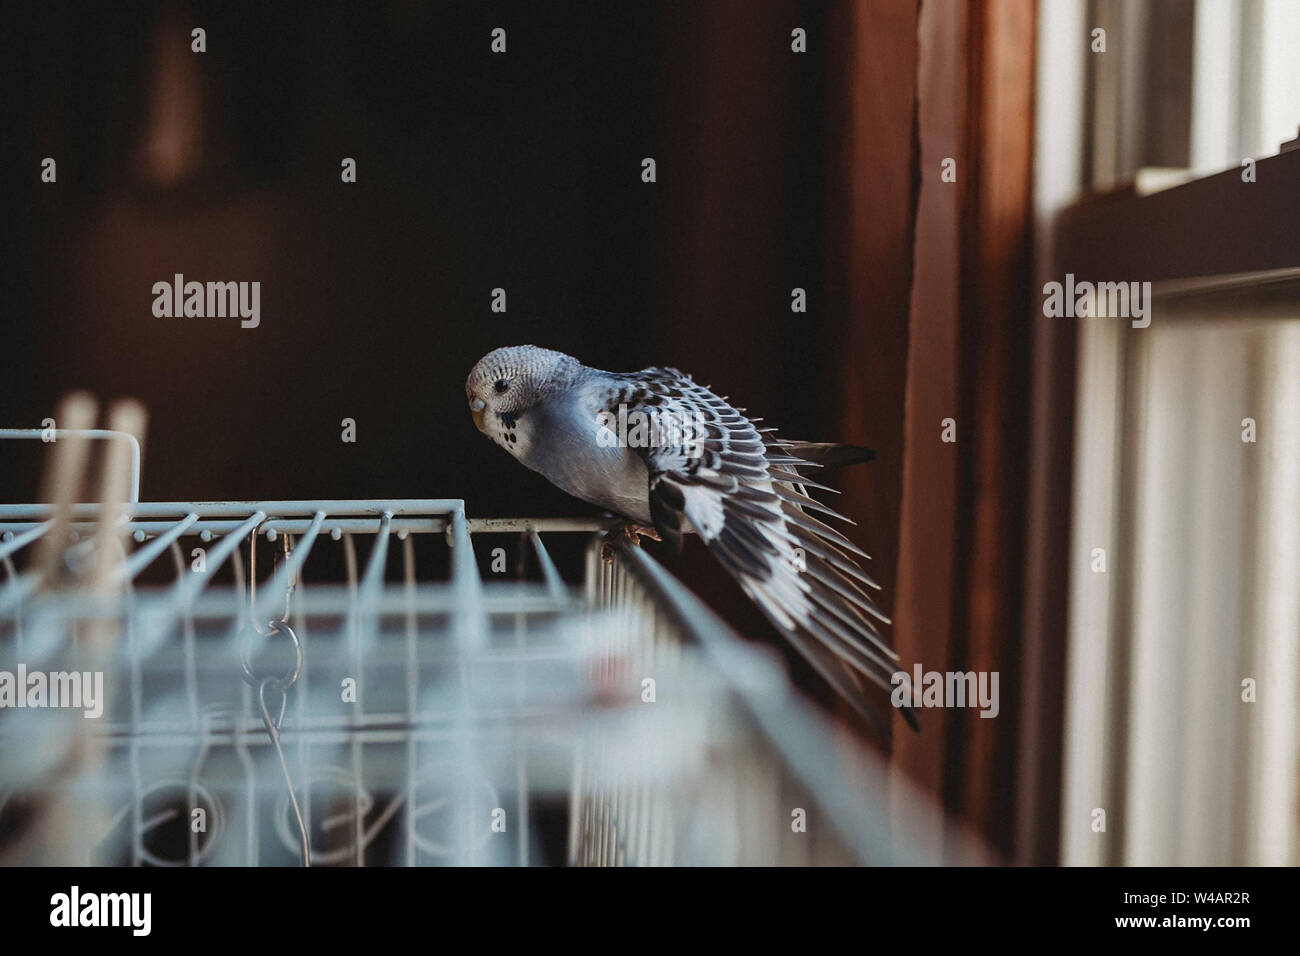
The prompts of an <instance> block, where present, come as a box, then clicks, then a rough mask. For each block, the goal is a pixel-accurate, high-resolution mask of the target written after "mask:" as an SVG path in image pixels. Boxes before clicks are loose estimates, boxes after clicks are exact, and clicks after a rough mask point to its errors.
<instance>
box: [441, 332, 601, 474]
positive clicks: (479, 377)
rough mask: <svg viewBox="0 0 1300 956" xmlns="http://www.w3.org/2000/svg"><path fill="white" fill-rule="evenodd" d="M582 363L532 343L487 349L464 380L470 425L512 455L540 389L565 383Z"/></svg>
mask: <svg viewBox="0 0 1300 956" xmlns="http://www.w3.org/2000/svg"><path fill="white" fill-rule="evenodd" d="M581 370H582V364H581V363H580V362H579V361H578V360H577V359H575V358H573V357H572V356H569V355H565V354H564V353H563V352H555V351H552V350H551V349H543V348H538V347H537V346H536V345H511V346H507V347H505V348H499V349H495V350H494V351H491V352H489V353H488V354H487V355H485V356H483V358H481V359H479V361H478V363H477V364H476V365H475V366H474V368H472V369H471V370H470V373H469V378H468V379H466V380H465V397H466V399H467V400H468V401H469V410H470V415H472V416H473V418H474V425H475V426H476V427H477V428H478V430H479V431H481V432H482V433H483V434H484V435H487V436H488V437H489V438H491V439H492V440H493V441H494V442H496V443H497V444H498V445H500V446H501V447H502V448H504V449H506V450H507V451H509V452H510V453H511V454H513V455H519V454H520V453H521V451H522V450H523V446H524V445H526V443H527V439H526V436H527V426H526V425H525V424H524V419H525V418H526V416H527V414H528V411H529V410H530V409H532V408H533V407H534V406H535V405H536V404H537V403H538V402H539V401H542V400H543V399H544V398H545V397H546V395H547V394H548V393H550V392H553V391H555V390H557V389H562V388H564V387H566V386H567V385H568V384H569V383H571V382H572V381H573V379H574V378H575V377H576V376H577V374H578V373H579V372H580V371H581Z"/></svg>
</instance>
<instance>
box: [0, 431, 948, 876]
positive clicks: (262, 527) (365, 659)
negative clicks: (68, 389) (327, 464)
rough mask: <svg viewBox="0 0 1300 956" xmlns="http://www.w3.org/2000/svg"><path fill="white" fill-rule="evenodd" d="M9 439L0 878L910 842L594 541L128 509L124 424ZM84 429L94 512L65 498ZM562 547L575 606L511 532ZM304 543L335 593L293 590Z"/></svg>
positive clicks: (881, 791) (300, 517)
mask: <svg viewBox="0 0 1300 956" xmlns="http://www.w3.org/2000/svg"><path fill="white" fill-rule="evenodd" d="M36 437H44V438H45V440H46V441H47V442H49V443H50V448H51V450H52V455H53V458H54V461H53V462H52V467H51V470H50V473H51V475H52V476H53V477H52V478H51V479H50V481H49V482H48V483H47V495H46V497H47V501H48V503H44V504H17V505H3V506H0V565H2V566H3V576H4V580H3V582H0V681H3V680H4V679H5V675H6V674H8V675H9V680H10V687H11V688H12V689H13V690H14V692H15V695H16V696H14V697H12V698H11V699H9V700H7V701H6V699H5V697H4V695H3V687H0V703H3V704H6V706H4V707H2V708H0V863H6V864H16V863H36V864H60V863H61V864H134V865H151V866H210V865H238V866H254V865H284V864H293V863H301V864H309V865H315V866H320V865H355V866H374V865H410V866H421V865H444V864H446V865H530V864H533V865H537V864H544V865H545V864H570V865H673V864H679V865H680V864H687V865H690V864H708V865H718V864H721V865H730V864H806V863H872V864H881V863H899V862H919V861H920V860H922V859H923V858H924V857H925V856H926V854H927V852H928V850H926V846H927V844H926V843H925V841H918V840H917V839H916V834H917V833H919V832H921V831H922V830H925V829H927V828H928V829H930V830H932V829H933V824H934V817H933V815H932V814H931V813H930V812H929V811H925V814H924V816H925V819H924V820H923V825H920V826H913V827H910V828H909V833H908V834H907V835H908V839H907V840H904V839H901V838H900V834H899V833H898V832H896V830H897V820H896V819H895V823H894V826H893V827H892V828H891V823H890V816H891V815H890V813H889V812H888V808H889V805H890V800H891V795H890V786H891V781H890V780H889V779H888V777H887V775H886V773H885V771H884V769H883V767H882V765H881V764H880V763H879V761H878V760H877V759H876V758H875V757H874V756H873V755H871V754H869V753H868V752H866V751H865V750H864V749H863V748H861V747H860V746H858V745H857V744H855V743H854V742H853V741H852V740H851V739H850V738H849V737H848V736H847V735H846V734H845V733H844V732H843V731H841V730H838V729H836V728H835V727H834V726H832V725H831V724H830V723H829V722H827V721H826V720H825V719H824V718H823V717H822V716H821V714H820V712H818V711H816V710H815V709H814V708H812V707H811V706H810V705H808V704H807V703H806V702H805V701H804V700H803V699H802V698H800V697H799V696H798V695H797V694H796V693H795V692H794V691H793V689H792V687H791V685H790V683H789V681H788V678H787V677H786V675H785V672H784V669H783V668H782V667H781V666H780V665H779V664H778V663H777V660H776V658H775V657H774V656H773V655H771V653H770V652H768V651H764V650H762V649H761V648H759V647H757V646H756V645H753V644H751V643H749V642H746V641H744V640H742V639H741V638H739V637H738V636H737V635H736V634H735V633H734V632H733V631H732V630H731V629H730V628H729V627H728V626H727V625H726V624H724V623H723V622H722V621H721V620H720V619H719V618H717V616H716V615H714V614H713V612H712V611H710V610H709V609H708V608H707V607H706V606H704V605H703V604H702V603H701V602H700V601H699V600H698V599H696V598H695V597H694V595H692V594H691V593H690V591H689V590H688V589H687V588H685V587H684V586H683V585H682V584H681V583H680V582H679V581H678V580H677V579H676V578H674V577H673V576H672V575H670V574H669V573H668V572H667V571H665V570H664V569H663V568H662V567H661V566H660V565H659V564H658V563H657V562H655V561H654V560H653V558H651V557H650V556H649V555H648V554H646V553H645V552H644V551H643V550H642V549H640V548H639V547H636V546H635V545H634V544H631V543H629V542H628V541H626V540H625V539H623V538H621V537H619V536H610V535H607V534H606V533H605V532H606V529H607V527H608V522H603V521H586V520H556V519H507V520H486V519H474V518H471V517H469V516H467V515H466V513H465V505H464V502H463V501H462V500H460V499H455V498H439V499H396V500H383V501H371V500H362V501H358V500H340V501H251V502H141V501H140V500H139V460H140V454H139V443H138V442H137V441H136V439H135V438H134V437H133V436H132V435H131V434H130V433H129V430H128V431H125V432H124V431H122V430H120V429H116V430H115V429H102V430H101V429H90V428H69V429H59V430H57V431H47V432H46V433H41V432H39V431H35V430H8V431H0V438H36ZM92 439H103V440H105V441H106V444H107V446H108V449H109V450H108V451H106V453H105V455H104V456H103V461H102V466H103V472H104V473H103V474H102V475H101V477H100V481H99V488H100V492H101V495H100V500H99V501H97V502H93V503H74V502H76V501H78V500H79V499H77V498H76V497H75V494H76V492H75V489H77V488H80V487H83V486H84V485H85V480H84V479H85V475H84V474H83V473H82V471H81V470H79V469H84V468H85V463H86V461H87V460H88V459H87V455H86V453H85V447H84V446H85V445H86V443H87V442H88V441H89V440H92ZM564 535H583V536H585V537H586V538H587V543H586V547H585V562H584V563H583V566H582V568H581V569H580V572H581V580H582V583H581V586H579V587H576V588H574V587H570V586H569V585H567V584H566V583H565V581H564V580H563V578H562V577H561V574H560V571H559V569H558V568H557V566H556V562H555V560H554V559H553V558H552V556H551V554H550V552H549V551H548V550H547V547H546V545H545V544H544V542H543V536H545V537H547V538H553V537H555V536H564ZM417 540H418V541H419V542H420V543H421V544H422V545H424V546H427V547H424V548H422V549H417V548H416V546H415V545H416V543H417ZM512 541H513V542H518V543H519V544H520V545H521V548H526V549H527V553H528V557H529V559H530V561H531V563H532V564H533V566H534V567H535V569H536V571H537V577H539V578H540V580H535V581H529V580H509V579H507V580H495V579H494V578H495V577H496V576H495V575H490V574H489V575H488V576H487V579H486V580H485V578H484V576H482V575H481V573H480V569H479V563H478V561H477V560H476V558H475V550H474V549H475V546H476V544H478V545H479V547H480V548H482V547H483V546H484V543H487V544H491V545H492V546H493V547H496V546H500V545H509V544H510V543H511V542H512ZM330 551H332V552H333V554H332V560H326V561H325V562H323V563H324V565H326V566H341V567H342V568H343V572H342V574H340V575H338V576H337V577H334V578H329V577H325V578H323V579H316V578H313V577H311V576H310V575H308V574H306V573H304V572H305V570H306V569H307V565H308V558H309V557H312V556H316V557H318V558H319V557H320V556H321V555H322V553H323V552H330ZM426 552H427V554H426ZM522 553H523V552H522V550H521V555H522ZM340 556H341V560H340ZM363 556H364V559H363ZM326 557H327V558H329V557H330V556H329V555H327V556H326ZM318 563H321V562H317V561H313V567H314V566H316V564H318ZM390 565H392V567H390ZM426 565H427V566H426ZM575 570H577V569H575ZM574 576H575V577H576V576H577V575H576V574H575V575H574ZM33 674H39V675H42V677H43V678H44V680H45V684H46V692H45V695H44V701H43V702H42V701H41V700H39V699H38V698H37V697H35V696H33V692H32V689H31V687H32V681H33V680H37V678H34V677H33V676H32V675H33ZM96 675H99V676H96ZM99 680H102V688H100V689H99V691H98V693H96V682H97V681H99ZM78 685H79V686H78ZM78 692H79V696H78ZM24 693H25V696H23V695H24ZM19 697H22V699H21V700H19V699H18V698H19ZM96 697H97V698H98V700H95V699H93V698H96ZM54 703H57V704H59V705H60V706H51V704H54ZM70 704H72V705H75V706H70ZM97 707H98V708H101V709H102V713H100V714H99V715H97V716H94V715H89V714H90V712H92V711H93V710H94V709H95V708H97ZM892 784H893V786H894V787H895V792H894V794H893V800H894V802H895V805H897V803H898V791H897V789H896V788H897V787H898V786H899V784H898V782H897V781H892ZM904 802H905V803H907V804H908V805H909V806H911V807H912V808H913V812H920V811H918V810H917V809H916V808H919V807H922V806H923V805H924V802H923V801H920V800H917V799H908V800H905V801H904ZM894 816H895V817H897V814H894Z"/></svg>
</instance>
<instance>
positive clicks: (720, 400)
mask: <svg viewBox="0 0 1300 956" xmlns="http://www.w3.org/2000/svg"><path fill="white" fill-rule="evenodd" d="M611 398H612V400H613V401H612V402H611V411H615V410H616V408H617V406H618V405H621V406H622V407H623V408H624V409H625V411H626V413H627V415H628V416H629V417H632V412H633V411H637V412H640V413H642V416H643V420H644V419H646V418H648V419H650V420H651V421H656V420H657V421H658V422H660V423H661V424H662V423H664V422H666V423H667V425H666V426H665V427H661V428H659V430H658V433H657V436H656V437H658V438H659V439H660V440H659V441H658V442H653V443H644V444H637V443H635V442H629V443H630V444H634V445H636V447H637V449H638V451H639V452H640V453H641V454H642V456H643V458H644V459H645V463H646V467H647V470H648V471H649V479H650V513H651V516H652V517H653V520H654V523H655V528H656V530H657V531H658V532H659V533H660V535H662V536H663V537H664V539H665V540H669V541H672V542H674V544H675V545H678V546H679V545H680V541H681V535H682V532H683V531H684V530H686V522H689V523H690V525H691V526H692V527H693V528H694V529H695V531H696V532H697V533H698V534H699V535H700V537H701V538H703V539H704V541H705V543H706V544H708V546H709V548H710V549H711V550H712V551H713V553H714V554H715V555H717V557H718V558H719V559H720V560H721V561H722V563H723V564H724V565H725V566H726V568H727V570H728V571H730V572H731V573H732V574H733V575H734V576H735V577H736V579H737V580H738V581H739V582H740V586H741V587H742V588H743V589H744V591H745V593H746V594H748V595H749V596H750V598H751V599H753V600H754V602H755V603H757V604H758V606H759V607H760V608H761V609H762V611H763V613H764V614H765V615H766V616H767V618H768V619H769V620H770V621H771V622H772V623H773V624H774V625H775V626H776V627H777V628H779V629H780V630H781V631H782V632H783V633H784V635H785V636H786V637H787V639H788V640H789V641H790V643H791V645H792V646H793V647H794V648H795V650H797V651H798V652H799V653H800V654H801V655H802V656H803V657H804V658H806V659H807V660H808V662H809V663H810V664H811V665H812V666H813V667H814V668H815V669H816V670H817V671H818V673H820V674H821V676H822V677H823V678H824V679H825V680H826V681H827V682H828V683H829V684H830V685H831V686H832V687H834V688H835V689H836V690H837V691H838V692H839V693H840V694H841V696H843V697H844V698H845V699H846V700H848V701H849V702H850V703H851V704H852V705H853V706H854V707H855V708H856V709H857V710H859V711H860V712H863V713H864V714H866V716H868V717H869V718H871V719H873V720H874V719H875V715H874V714H873V713H872V712H871V711H870V710H869V709H868V708H866V706H865V703H864V701H863V693H862V684H861V679H866V680H868V681H871V682H872V683H875V684H878V685H879V686H880V687H882V688H884V689H885V690H886V691H890V690H892V689H893V684H892V683H891V680H890V678H891V676H892V675H893V674H894V673H895V672H897V671H898V670H899V668H898V664H897V661H898V656H897V655H896V654H895V653H894V652H893V651H892V650H891V649H890V648H889V646H888V645H887V644H886V643H885V642H884V641H883V640H882V639H881V636H880V632H879V630H878V629H877V626H876V625H877V622H883V623H889V621H888V618H886V617H885V615H884V614H883V613H882V612H881V610H880V608H879V607H877V605H876V602H875V601H874V600H873V599H872V597H871V595H870V593H869V589H876V590H878V589H879V585H878V584H876V582H875V581H873V580H872V579H871V577H870V576H869V575H867V573H866V572H865V571H863V570H862V568H861V567H860V566H859V565H858V563H857V561H856V560H855V559H854V557H853V555H858V556H861V557H863V558H865V557H867V555H866V554H865V553H864V552H862V551H861V550H860V549H859V548H858V547H857V546H856V545H854V544H853V542H851V541H850V540H849V539H848V538H846V537H845V536H844V535H842V534H841V533H840V532H838V531H836V530H835V529H834V528H832V527H830V526H829V525H827V524H825V523H824V522H822V521H820V520H818V519H817V518H816V517H814V516H813V514H812V513H813V512H817V513H820V514H822V515H826V516H829V517H832V518H837V519H840V520H847V519H845V518H843V517H842V516H841V515H839V514H836V512H835V511H834V510H833V509H831V508H829V507H827V506H826V505H824V504H822V503H821V502H819V501H817V500H816V499H814V498H813V497H812V496H811V495H810V494H809V489H810V488H825V486H823V485H819V484H816V483H815V482H812V481H809V480H808V479H807V478H806V477H805V476H804V474H803V472H804V471H806V470H810V469H813V468H816V467H819V466H818V465H816V464H815V463H814V462H812V461H810V460H809V459H808V458H804V457H801V456H799V455H796V454H793V453H792V451H793V450H795V449H796V448H798V447H800V446H798V445H796V444H794V443H787V442H782V441H780V440H778V439H777V438H776V437H775V434H774V432H775V430H774V429H770V428H759V427H758V426H757V424H756V422H758V421H760V419H750V418H747V417H746V416H745V415H744V414H743V412H744V409H738V408H734V407H733V406H731V405H730V404H729V403H728V402H727V400H726V398H724V397H721V396H718V395H716V394H714V393H713V392H712V391H710V390H709V389H708V388H706V387H704V386H702V385H698V384H696V383H695V382H693V381H692V380H691V379H690V378H689V377H688V376H686V375H683V374H682V373H681V372H678V371H677V370H676V369H660V368H654V369H646V370H645V371H642V372H638V373H634V374H632V375H629V376H627V379H626V382H625V384H624V386H623V387H622V388H620V389H618V390H616V394H614V395H612V396H611ZM808 447H815V446H808ZM820 447H824V446H820ZM825 490H833V489H825ZM904 716H905V717H906V718H907V719H908V721H909V723H913V725H914V726H915V723H914V718H913V716H912V714H911V712H910V711H909V710H906V709H905V710H904Z"/></svg>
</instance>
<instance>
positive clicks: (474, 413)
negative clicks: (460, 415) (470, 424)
mask: <svg viewBox="0 0 1300 956" xmlns="http://www.w3.org/2000/svg"><path fill="white" fill-rule="evenodd" d="M485 408H487V402H485V401H483V399H481V398H475V399H473V400H472V401H470V403H469V413H470V416H471V417H472V418H473V419H474V427H475V428H477V429H478V430H479V431H483V410H484V409H485Z"/></svg>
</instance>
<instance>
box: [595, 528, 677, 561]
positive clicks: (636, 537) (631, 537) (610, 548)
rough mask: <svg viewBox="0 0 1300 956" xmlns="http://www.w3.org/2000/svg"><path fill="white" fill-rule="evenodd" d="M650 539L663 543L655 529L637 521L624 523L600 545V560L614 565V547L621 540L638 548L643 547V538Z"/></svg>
mask: <svg viewBox="0 0 1300 956" xmlns="http://www.w3.org/2000/svg"><path fill="white" fill-rule="evenodd" d="M643 537H645V538H650V539H651V540H653V541H662V540H663V538H661V537H659V532H658V531H656V530H655V529H654V528H647V527H646V526H645V525H642V524H637V523H636V522H635V521H624V522H622V523H620V524H619V525H617V526H616V527H615V528H613V529H612V530H611V531H610V532H609V534H607V535H606V536H605V540H604V541H602V542H601V543H600V559H601V560H602V561H604V562H605V563H606V564H613V563H614V546H615V544H617V543H618V541H619V539H620V538H621V539H625V540H627V541H629V542H631V543H632V544H633V545H635V546H637V547H638V548H639V547H640V546H641V538H643Z"/></svg>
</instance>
